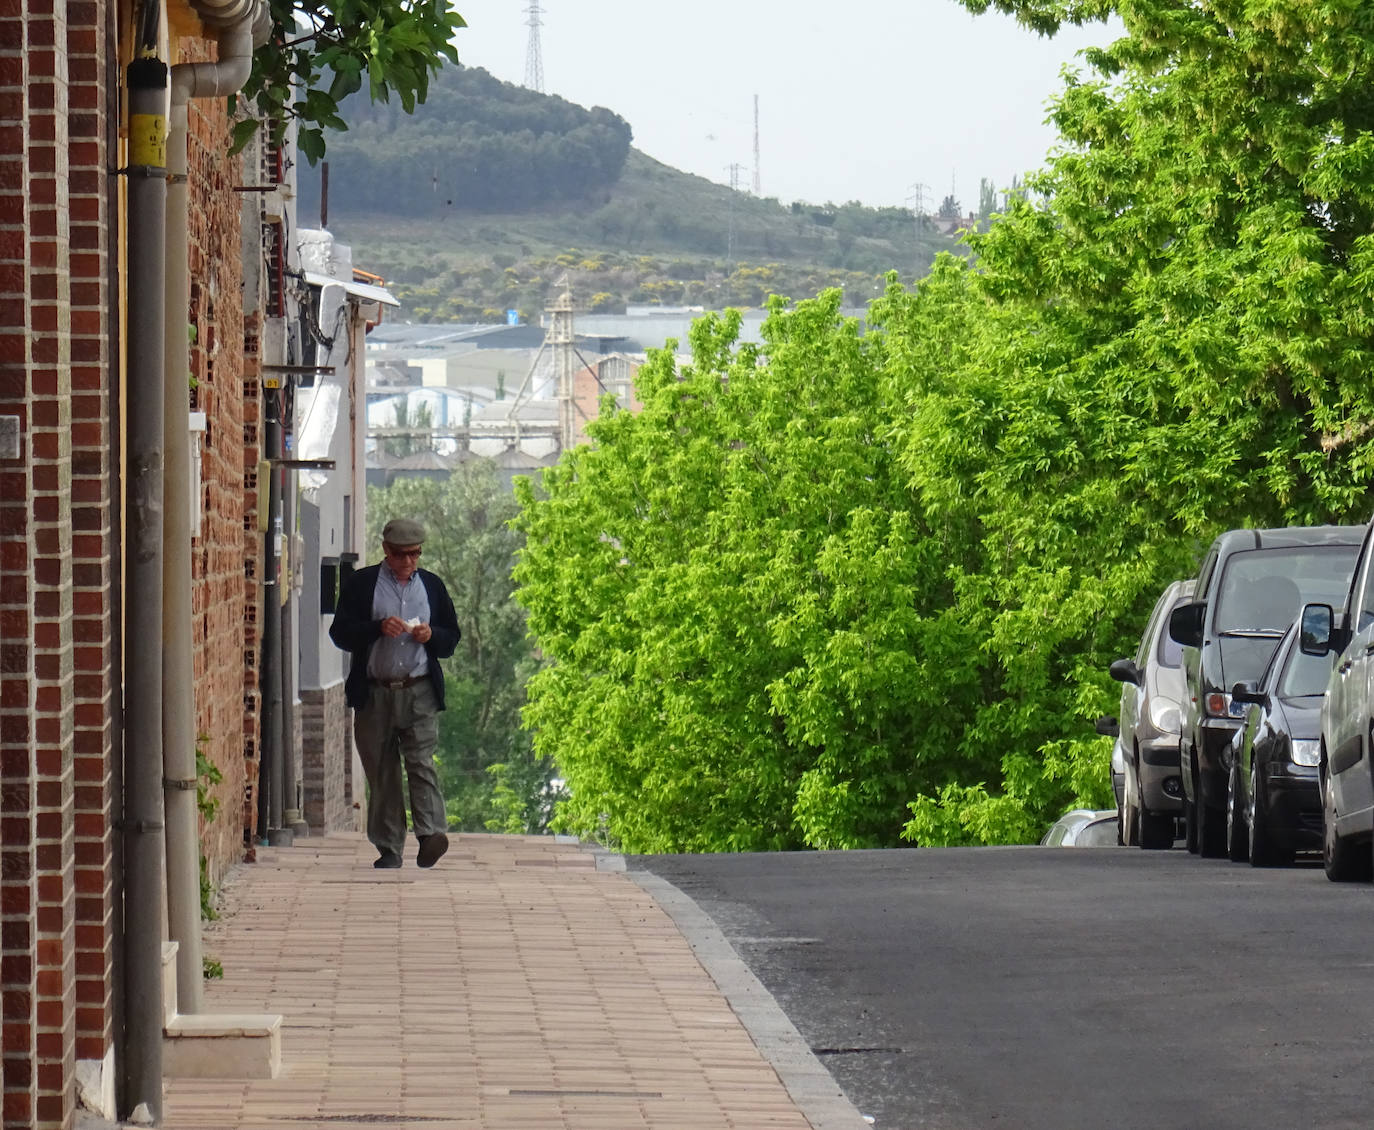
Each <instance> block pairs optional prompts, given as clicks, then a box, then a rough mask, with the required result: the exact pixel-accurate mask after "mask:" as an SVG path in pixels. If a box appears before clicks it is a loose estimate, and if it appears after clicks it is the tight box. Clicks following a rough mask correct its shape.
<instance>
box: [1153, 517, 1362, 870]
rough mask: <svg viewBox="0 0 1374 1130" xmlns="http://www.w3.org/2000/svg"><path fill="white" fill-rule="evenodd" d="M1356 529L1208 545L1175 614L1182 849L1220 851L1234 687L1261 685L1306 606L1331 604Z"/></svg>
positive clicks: (1346, 577)
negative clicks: (1179, 656)
mask: <svg viewBox="0 0 1374 1130" xmlns="http://www.w3.org/2000/svg"><path fill="white" fill-rule="evenodd" d="M1364 532H1365V527H1363V526H1300V527H1293V528H1290V529H1284V530H1230V531H1228V532H1227V533H1224V534H1222V535H1221V536H1220V537H1219V538H1217V540H1216V541H1214V542H1213V543H1212V548H1211V549H1209V550H1208V551H1207V556H1206V558H1205V559H1204V560H1203V563H1202V569H1201V570H1200V571H1199V573H1198V581H1197V592H1196V595H1195V597H1194V599H1193V600H1192V602H1191V603H1189V604H1184V605H1182V606H1181V607H1179V608H1177V609H1175V610H1174V613H1173V615H1172V616H1171V617H1170V618H1169V635H1170V636H1172V637H1173V639H1174V640H1176V641H1177V642H1178V643H1180V644H1182V645H1183V669H1184V677H1185V680H1186V683H1187V688H1188V691H1187V695H1186V696H1185V701H1184V703H1183V724H1182V727H1181V734H1180V738H1179V767H1180V769H1181V771H1182V775H1183V820H1184V832H1185V838H1186V842H1187V844H1188V850H1189V851H1191V852H1195V853H1197V852H1200V853H1201V854H1202V855H1208V856H1219V855H1222V854H1223V853H1224V852H1225V850H1226V784H1227V777H1228V774H1229V773H1230V769H1231V766H1230V764H1229V762H1228V761H1227V758H1228V757H1229V756H1230V751H1231V739H1232V737H1233V736H1234V735H1235V732H1236V731H1237V730H1238V729H1239V728H1240V725H1241V722H1242V720H1243V719H1244V716H1245V704H1244V703H1240V702H1237V703H1235V704H1232V702H1231V694H1230V691H1231V688H1232V687H1233V686H1235V685H1236V683H1239V682H1247V681H1251V680H1255V679H1258V678H1259V677H1260V675H1261V674H1262V673H1263V671H1264V669H1265V667H1266V666H1267V665H1268V663H1269V660H1270V658H1271V657H1272V656H1273V654H1274V648H1275V647H1276V646H1278V641H1279V638H1280V637H1281V636H1282V635H1283V633H1284V631H1285V630H1286V629H1287V628H1288V626H1289V625H1290V624H1292V623H1293V621H1294V620H1295V619H1296V618H1297V616H1298V613H1299V612H1300V611H1301V609H1302V606H1303V605H1304V604H1307V603H1314V602H1315V603H1325V604H1338V603H1339V602H1340V600H1341V598H1343V597H1344V596H1345V592H1346V589H1347V588H1348V587H1349V585H1350V575H1351V573H1352V572H1354V569H1355V556H1356V554H1357V553H1358V552H1359V548H1360V541H1361V540H1362V538H1363V537H1364Z"/></svg>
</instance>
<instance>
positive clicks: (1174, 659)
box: [1156, 595, 1193, 667]
mask: <svg viewBox="0 0 1374 1130" xmlns="http://www.w3.org/2000/svg"><path fill="white" fill-rule="evenodd" d="M1192 599H1193V598H1192V597H1191V596H1189V595H1184V596H1181V597H1179V598H1178V600H1176V601H1175V602H1174V605H1173V607H1172V608H1170V609H1169V615H1173V613H1174V611H1175V610H1177V609H1179V608H1182V607H1183V606H1184V605H1185V604H1187V603H1188V602H1189V601H1190V600H1192ZM1161 626H1162V627H1163V631H1161V632H1160V633H1159V650H1158V655H1157V656H1156V659H1157V662H1158V663H1159V665H1160V666H1161V667H1182V666H1183V645H1182V644H1181V643H1179V642H1178V640H1176V639H1174V637H1173V636H1171V635H1170V634H1169V616H1165V617H1164V619H1163V620H1162V621H1161Z"/></svg>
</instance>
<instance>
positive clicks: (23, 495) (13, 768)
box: [0, 9, 37, 1127]
mask: <svg viewBox="0 0 1374 1130" xmlns="http://www.w3.org/2000/svg"><path fill="white" fill-rule="evenodd" d="M27 40H28V18H27V13H26V12H25V11H24V10H23V9H21V10H20V11H19V12H17V13H16V12H13V11H12V10H10V9H6V10H5V11H4V13H3V14H0V302H3V303H4V304H5V308H6V309H8V310H13V311H15V312H16V313H18V314H20V315H21V317H19V318H16V319H14V320H9V319H6V320H5V322H4V323H3V324H0V414H2V415H6V416H17V417H18V421H19V429H20V437H21V438H20V444H21V448H20V453H19V458H18V459H6V460H3V461H0V798H2V799H0V804H2V805H3V809H2V811H0V821H3V827H2V828H0V831H3V835H2V836H0V844H3V847H0V1013H3V1020H4V1044H3V1049H0V1050H2V1051H3V1054H2V1055H0V1088H3V1106H0V1122H2V1123H3V1125H4V1126H6V1127H11V1126H15V1127H17V1126H24V1125H27V1124H28V1123H29V1122H31V1121H32V1120H33V1118H34V1108H35V1104H36V1099H37V1088H36V1071H35V1066H36V1065H35V1063H34V1059H35V1052H36V1046H35V1045H36V1040H35V1032H34V1019H35V1016H34V995H35V988H36V984H35V982H36V970H35V967H34V958H35V950H36V945H35V941H36V939H35V936H34V931H35V921H34V920H35V910H36V906H35V900H36V895H37V890H36V885H35V882H34V868H35V861H34V818H35V811H34V794H35V786H36V781H35V779H34V777H35V767H34V734H33V721H32V719H33V708H34V703H35V694H36V686H35V680H34V678H33V655H34V652H33V613H34V609H33V597H34V593H33V581H32V578H31V576H30V574H29V552H28V544H27V542H28V536H29V521H30V515H31V514H32V513H33V466H32V463H31V461H30V458H29V456H30V455H31V452H32V445H31V443H30V441H29V420H30V408H31V404H32V398H31V393H30V388H29V343H30V339H29V333H28V326H27V324H26V318H25V317H23V316H22V315H23V314H24V313H25V312H26V311H27V310H28V308H29V262H30V258H29V243H28V240H27V239H26V238H25V235H24V233H25V231H26V230H27V227H28V222H27V221H28V216H27V211H28V201H27V197H26V195H25V192H24V185H25V184H26V183H27V181H28V175H29V169H28V128H27V117H28V100H27V97H26V92H27V85H28V67H27V65H26V59H27V55H26V51H25V44H26V42H27Z"/></svg>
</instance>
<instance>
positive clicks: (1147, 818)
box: [1140, 809, 1174, 851]
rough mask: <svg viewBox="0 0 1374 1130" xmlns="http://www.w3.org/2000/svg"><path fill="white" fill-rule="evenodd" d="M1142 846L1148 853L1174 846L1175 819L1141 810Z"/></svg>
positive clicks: (1167, 815)
mask: <svg viewBox="0 0 1374 1130" xmlns="http://www.w3.org/2000/svg"><path fill="white" fill-rule="evenodd" d="M1140 846H1141V847H1142V848H1145V849H1146V850H1148V851H1158V850H1160V849H1161V848H1171V847H1173V846H1174V818H1173V816H1171V815H1169V814H1167V813H1166V814H1165V815H1163V816H1160V815H1157V814H1156V813H1153V812H1146V811H1145V810H1144V809H1141V810H1140Z"/></svg>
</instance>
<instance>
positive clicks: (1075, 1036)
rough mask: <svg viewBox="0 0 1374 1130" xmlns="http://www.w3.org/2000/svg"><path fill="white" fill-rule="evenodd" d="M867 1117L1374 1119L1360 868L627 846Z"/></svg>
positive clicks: (1371, 910)
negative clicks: (726, 945) (713, 930)
mask: <svg viewBox="0 0 1374 1130" xmlns="http://www.w3.org/2000/svg"><path fill="white" fill-rule="evenodd" d="M625 863H626V866H627V868H628V869H629V870H631V871H634V870H645V871H648V872H650V873H652V874H654V875H657V876H659V877H660V878H662V879H665V880H667V881H668V882H670V883H672V884H673V885H674V886H675V887H677V888H678V889H679V890H680V891H681V892H683V893H684V894H686V895H688V896H689V897H690V898H691V899H693V900H694V901H695V902H696V904H697V906H699V907H700V908H701V910H703V911H704V912H705V913H706V914H707V915H709V916H710V918H711V919H713V920H714V922H715V923H716V924H717V925H718V926H719V927H720V929H721V931H722V932H723V933H724V934H725V936H726V938H727V939H729V941H730V942H731V944H732V945H733V946H734V948H735V950H736V951H738V953H739V955H740V957H741V958H742V959H743V960H744V962H745V963H746V964H747V965H748V966H749V968H750V969H751V970H752V971H753V973H754V975H755V976H756V977H757V978H758V979H759V981H761V982H762V983H763V985H764V986H765V987H766V988H767V989H768V990H769V992H770V993H772V995H773V997H774V998H775V999H776V1001H777V1002H778V1004H779V1005H780V1006H781V1007H782V1009H783V1011H784V1012H785V1013H786V1014H787V1016H788V1018H789V1019H790V1020H791V1021H792V1023H793V1024H794V1025H795V1026H796V1027H797V1029H798V1030H799V1031H800V1032H801V1034H802V1036H803V1038H804V1039H805V1040H806V1042H807V1043H808V1044H809V1045H810V1046H811V1048H812V1050H813V1051H814V1052H815V1053H816V1055H817V1056H818V1057H819V1058H820V1060H821V1062H823V1063H824V1064H825V1065H826V1066H827V1067H828V1068H829V1069H830V1071H831V1073H832V1075H833V1076H834V1077H835V1079H836V1080H837V1081H838V1082H839V1084H840V1086H841V1087H842V1088H843V1089H844V1091H845V1093H846V1094H847V1095H848V1096H849V1098H850V1099H851V1100H852V1101H853V1103H854V1105H855V1106H857V1107H858V1109H859V1110H861V1111H863V1112H864V1113H866V1114H869V1115H871V1116H873V1118H874V1125H875V1126H877V1127H878V1128H879V1130H884V1128H885V1130H916V1128H918V1127H919V1128H933V1130H989V1128H994V1127H1001V1128H1006V1130H1042V1128H1043V1130H1051V1128H1053V1130H1072V1128H1078V1127H1083V1128H1088V1127H1092V1128H1094V1130H1097V1128H1101V1127H1116V1128H1135V1127H1139V1128H1141V1130H1145V1128H1149V1130H1225V1128H1230V1127H1236V1128H1245V1130H1255V1128H1274V1130H1290V1128H1292V1130H1296V1128H1303V1130H1309V1128H1311V1130H1315V1128H1319V1127H1320V1128H1328V1127H1330V1128H1335V1127H1361V1128H1364V1127H1368V1126H1371V1125H1374V1085H1371V1084H1372V1083H1374V888H1372V887H1370V886H1368V885H1360V884H1356V885H1346V884H1334V883H1330V882H1328V881H1327V880H1326V878H1325V876H1324V875H1323V874H1322V872H1321V869H1320V867H1319V866H1318V867H1313V866H1310V865H1309V866H1301V865H1300V866H1299V867H1296V868H1290V869H1285V870H1259V869H1255V868H1251V867H1248V866H1244V865H1237V864H1232V863H1229V862H1226V861H1224V860H1200V859H1198V858H1196V857H1194V856H1189V855H1188V854H1187V853H1186V852H1184V851H1182V850H1181V849H1175V850H1173V851H1168V852H1143V851H1138V850H1135V849H1131V848H982V849H913V850H906V851H902V850H895V851H884V852H814V853H813V852H797V853H781V854H758V855H685V856H628V857H626V859H625Z"/></svg>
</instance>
